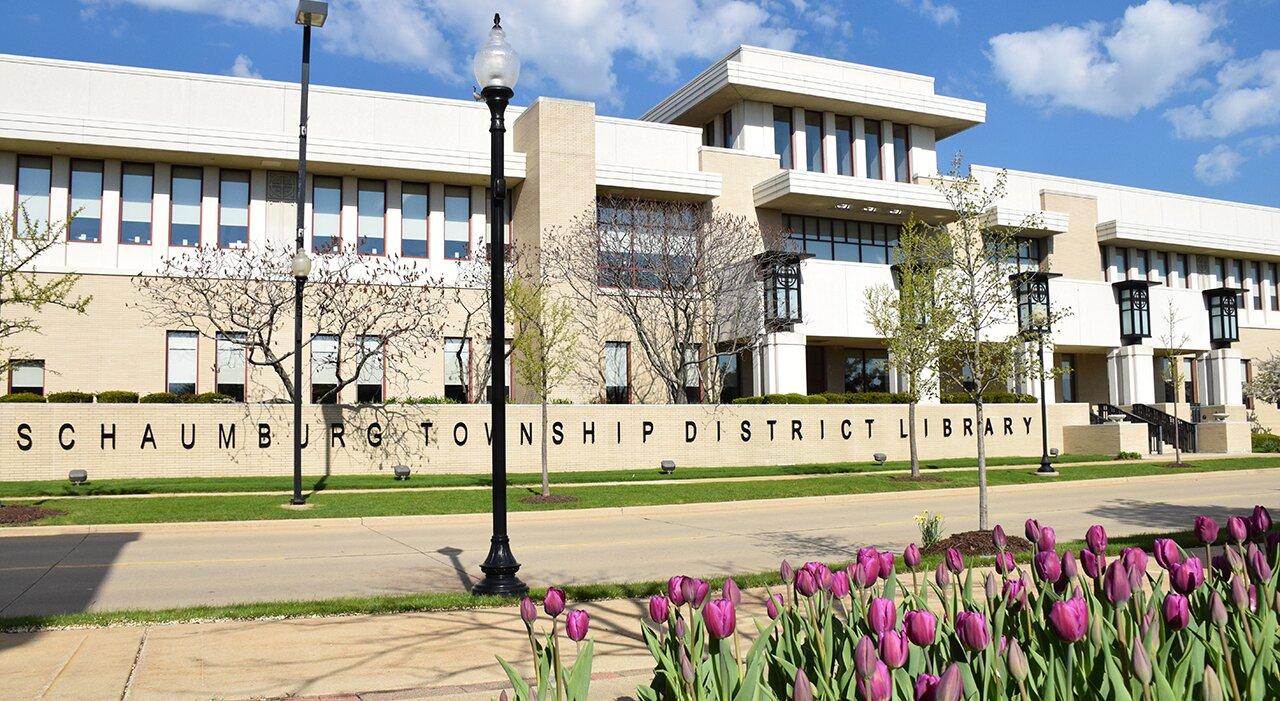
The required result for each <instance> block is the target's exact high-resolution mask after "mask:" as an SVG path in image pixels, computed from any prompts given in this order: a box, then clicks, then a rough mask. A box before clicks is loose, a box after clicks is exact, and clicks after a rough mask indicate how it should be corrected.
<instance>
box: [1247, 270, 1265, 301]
mask: <svg viewBox="0 0 1280 701" xmlns="http://www.w3.org/2000/svg"><path fill="white" fill-rule="evenodd" d="M1248 288H1249V292H1248V294H1249V296H1250V297H1252V298H1253V308H1254V309H1257V310H1259V311H1261V310H1262V264H1261V263H1259V262H1258V261H1256V260H1255V261H1250V262H1249V284H1248Z"/></svg>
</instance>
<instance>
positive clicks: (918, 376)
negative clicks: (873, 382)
mask: <svg viewBox="0 0 1280 701" xmlns="http://www.w3.org/2000/svg"><path fill="white" fill-rule="evenodd" d="M950 257H951V239H950V236H948V235H947V230H946V228H944V227H933V226H929V225H927V224H925V223H923V222H921V221H919V220H917V219H915V218H914V217H912V218H910V219H908V220H907V223H906V224H905V225H904V226H903V227H902V232H901V234H899V237H898V248H897V250H896V251H895V252H894V277H895V279H896V280H897V288H896V289H895V288H894V287H893V286H891V285H877V286H875V287H871V288H868V289H867V294H866V300H865V306H866V311H867V318H868V319H869V320H870V322H871V327H872V328H874V329H875V330H876V333H878V334H880V335H881V336H883V337H884V344H885V348H886V349H887V350H888V351H889V357H890V361H891V363H892V365H893V368H894V370H895V371H897V372H898V373H899V374H900V375H901V376H903V377H904V378H905V379H906V387H905V388H902V389H903V391H904V392H905V393H906V394H908V395H910V397H911V401H910V402H909V403H908V404H907V422H908V424H909V425H910V431H909V433H908V445H909V447H910V452H911V477H912V478H913V479H919V478H920V455H919V451H918V448H917V444H916V404H918V403H919V402H920V401H921V400H923V399H924V398H925V396H926V395H927V393H928V392H929V391H931V390H935V389H936V388H935V385H936V377H937V376H936V373H937V368H938V360H939V357H940V355H941V351H942V339H943V337H944V336H945V335H946V333H947V331H948V329H949V328H950V326H951V324H952V323H953V321H954V319H952V318H951V316H950V314H949V313H948V312H949V309H948V308H947V307H945V306H939V304H938V286H937V285H938V283H937V277H938V275H939V273H940V272H941V270H942V269H943V268H944V267H945V266H946V265H947V262H948V261H949V259H950Z"/></svg>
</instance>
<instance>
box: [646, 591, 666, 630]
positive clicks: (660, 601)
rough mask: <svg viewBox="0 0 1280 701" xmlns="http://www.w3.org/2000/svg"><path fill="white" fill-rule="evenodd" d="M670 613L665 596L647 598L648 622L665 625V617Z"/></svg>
mask: <svg viewBox="0 0 1280 701" xmlns="http://www.w3.org/2000/svg"><path fill="white" fill-rule="evenodd" d="M670 611H671V604H670V602H669V601H668V600H667V597H665V596H661V595H659V596H651V597H649V620H651V621H653V622H654V623H666V622H667V615H668V614H669V613H670Z"/></svg>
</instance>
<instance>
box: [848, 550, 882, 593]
mask: <svg viewBox="0 0 1280 701" xmlns="http://www.w3.org/2000/svg"><path fill="white" fill-rule="evenodd" d="M848 572H849V579H850V580H852V581H853V583H854V584H857V585H858V588H859V589H866V588H868V587H870V586H871V585H873V584H875V583H876V580H878V579H879V575H880V558H874V559H871V560H867V561H864V562H855V563H853V565H852V566H850V567H849V569H848Z"/></svg>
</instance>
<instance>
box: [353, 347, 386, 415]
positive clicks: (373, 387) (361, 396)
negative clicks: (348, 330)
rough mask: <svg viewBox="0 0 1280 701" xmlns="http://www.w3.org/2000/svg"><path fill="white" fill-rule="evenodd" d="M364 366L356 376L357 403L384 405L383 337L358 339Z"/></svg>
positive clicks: (384, 357)
mask: <svg viewBox="0 0 1280 701" xmlns="http://www.w3.org/2000/svg"><path fill="white" fill-rule="evenodd" d="M357 340H358V342H359V343H360V348H361V353H360V354H361V357H363V358H364V365H362V366H360V371H359V372H358V373H357V374H356V401H357V402H358V403H360V404H380V403H382V386H383V379H384V368H385V365H384V363H385V362H386V349H385V348H384V347H383V344H382V337H381V336H360V337H359V338H358V339H357Z"/></svg>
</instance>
